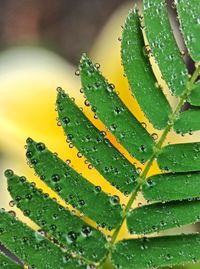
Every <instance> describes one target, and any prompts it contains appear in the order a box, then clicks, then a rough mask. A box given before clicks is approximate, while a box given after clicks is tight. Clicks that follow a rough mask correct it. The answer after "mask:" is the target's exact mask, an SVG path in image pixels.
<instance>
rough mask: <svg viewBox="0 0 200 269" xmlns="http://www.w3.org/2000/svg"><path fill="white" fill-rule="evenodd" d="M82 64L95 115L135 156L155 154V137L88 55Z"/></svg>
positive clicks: (85, 86)
mask: <svg viewBox="0 0 200 269" xmlns="http://www.w3.org/2000/svg"><path fill="white" fill-rule="evenodd" d="M79 68H80V75H81V82H82V86H83V89H84V93H85V95H86V97H87V99H88V101H89V103H90V104H91V106H92V109H93V110H95V113H96V115H97V116H98V117H99V118H100V120H101V121H102V122H103V123H105V125H106V127H108V128H109V130H110V131H111V132H112V133H113V134H114V135H115V137H116V138H117V139H118V141H119V142H120V143H121V144H122V145H123V146H124V147H125V148H126V149H127V150H128V151H129V153H130V154H131V155H132V156H135V157H136V158H137V159H138V160H140V162H142V163H144V162H146V161H147V160H148V159H149V157H150V156H151V155H152V147H153V145H154V140H153V138H152V137H151V136H150V135H149V133H148V132H147V131H146V129H145V128H144V127H143V126H142V125H141V123H140V122H139V121H138V120H137V119H136V118H135V117H134V116H133V115H132V114H131V112H130V111H129V110H128V109H127V108H126V106H125V105H124V104H123V102H122V101H121V100H120V99H119V97H118V96H117V93H116V92H115V91H114V89H113V86H112V84H109V83H108V82H107V81H106V80H105V78H104V77H103V76H102V75H101V73H100V72H99V71H98V69H97V68H96V67H95V66H94V65H93V64H92V62H91V61H90V60H89V58H88V57H87V56H86V55H83V56H82V59H81V62H80V67H79Z"/></svg>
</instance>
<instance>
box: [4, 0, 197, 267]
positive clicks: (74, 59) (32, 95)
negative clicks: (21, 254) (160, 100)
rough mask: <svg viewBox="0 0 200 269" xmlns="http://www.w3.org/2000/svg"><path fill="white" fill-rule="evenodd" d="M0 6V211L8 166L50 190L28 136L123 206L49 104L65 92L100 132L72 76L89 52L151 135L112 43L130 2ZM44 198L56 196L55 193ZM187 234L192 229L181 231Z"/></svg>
mask: <svg viewBox="0 0 200 269" xmlns="http://www.w3.org/2000/svg"><path fill="white" fill-rule="evenodd" d="M0 4H1V9H0V17H1V25H0V41H1V46H0V48H1V50H0V93H1V94H0V130H1V132H0V161H1V162H0V177H1V180H0V207H4V208H6V209H7V210H13V208H12V207H10V206H9V201H10V200H11V197H10V196H9V194H8V192H7V185H6V180H5V177H4V175H3V173H4V170H5V169H7V168H11V169H13V170H14V171H15V172H16V173H17V174H19V175H25V176H27V177H28V179H29V180H30V181H35V182H36V184H37V186H42V187H43V188H44V189H45V191H48V192H49V189H48V188H47V187H46V186H44V184H42V183H41V182H40V181H39V180H38V179H37V178H36V177H35V175H34V172H33V170H32V169H30V168H29V167H28V166H27V165H26V158H25V149H24V144H25V140H26V138H27V137H32V138H33V139H35V140H36V141H38V142H39V141H40V142H44V143H45V144H46V145H47V147H48V148H49V149H50V150H51V151H53V152H57V153H58V155H59V156H60V157H61V158H62V159H64V160H67V159H70V160H71V164H70V165H72V167H74V168H75V169H76V170H77V171H79V172H81V173H82V174H83V175H84V176H85V177H86V178H87V179H88V180H90V181H91V182H93V183H94V184H95V182H97V180H98V184H99V182H101V186H102V189H103V190H104V191H105V192H107V193H115V194H116V193H117V194H118V195H119V196H120V198H121V201H122V203H125V202H126V201H127V199H126V198H124V197H123V196H122V195H121V194H120V193H119V192H117V191H116V190H115V189H114V188H113V187H111V186H110V185H109V184H108V183H107V182H106V180H105V179H104V178H103V177H102V176H101V175H100V174H99V173H98V172H97V171H96V170H95V169H94V168H93V169H92V170H91V169H88V166H87V165H86V164H85V162H84V160H85V159H84V158H81V159H80V158H78V157H77V150H76V149H75V148H72V149H71V148H69V147H68V145H67V143H66V139H65V137H64V134H63V131H62V129H61V128H60V127H59V126H58V125H57V121H56V118H57V112H56V111H55V100H56V88H57V87H58V86H60V87H62V88H64V89H65V90H66V91H67V92H68V93H69V94H70V96H72V97H74V98H75V101H76V103H77V104H78V105H79V106H80V107H83V110H84V112H85V113H86V115H87V116H88V117H89V118H90V119H91V121H93V123H94V124H95V125H96V126H97V127H98V128H99V129H100V130H105V126H104V125H103V124H102V123H101V122H100V121H98V120H95V121H94V119H93V114H92V113H91V111H90V108H87V107H85V106H84V101H85V99H84V97H83V95H82V94H81V93H80V88H81V85H80V81H79V77H77V76H75V70H76V66H77V65H78V60H79V58H80V56H81V53H82V52H87V53H88V54H89V56H90V57H91V58H92V59H93V61H94V62H98V63H100V65H101V71H102V72H103V74H104V75H105V76H106V77H107V78H108V80H109V81H110V82H111V83H113V84H114V85H115V86H116V89H117V91H119V96H120V98H121V99H122V100H123V101H124V103H125V104H126V105H127V106H128V108H129V109H130V111H132V112H133V113H134V115H136V117H137V118H138V119H139V120H140V121H141V122H144V123H146V125H147V130H148V131H149V132H150V133H154V132H155V131H154V129H153V127H152V126H151V124H150V123H149V122H148V121H147V120H146V119H145V117H144V115H143V113H142V112H141V111H140V108H139V106H138V104H137V102H136V100H134V99H133V97H132V95H131V93H130V91H129V87H128V83H127V80H126V78H125V77H124V76H123V69H122V67H121V60H120V42H119V40H118V39H119V37H120V36H121V25H123V22H124V20H125V18H126V16H127V14H128V10H129V9H130V8H131V7H132V5H133V3H132V1H120V0H110V1H109V0H101V1H99V0H84V1H80V0H79V1H74V0H66V1H64V0H57V1H47V0H45V1H34V0H32V1H31V0H30V1H26V0H21V1H14V0H7V1H2V0H0ZM1 12H2V14H1ZM1 15H2V16H1ZM155 68H156V67H155ZM157 77H158V78H159V72H157ZM165 88H166V87H165ZM166 93H167V94H168V90H167V89H166ZM168 98H169V99H170V101H171V103H172V104H175V102H176V100H175V99H174V98H171V97H170V96H169V94H168ZM158 135H159V133H158ZM198 137H200V136H199V134H198V133H197V134H195V135H193V136H192V137H191V136H187V135H186V136H185V137H182V138H181V139H182V140H181V141H189V140H190V141H192V140H196V139H197V138H198ZM109 138H110V140H111V141H112V143H113V144H114V145H116V147H117V148H118V149H119V150H120V151H121V152H123V153H124V154H125V156H126V157H127V158H128V159H129V160H130V161H131V162H132V163H133V162H135V161H136V160H134V159H133V158H131V157H130V156H129V154H127V152H126V150H125V149H124V148H123V147H121V146H120V145H118V143H117V142H116V140H115V139H114V137H112V135H110V134H109ZM177 139H180V137H178V136H177V135H175V134H174V133H172V134H171V135H170V136H169V140H168V142H170V141H173V142H175V141H177ZM138 165H139V164H138ZM156 171H157V172H158V168H157V167H156V166H154V169H153V171H152V172H156ZM50 193H51V195H52V196H55V194H54V193H53V192H50ZM60 202H61V203H63V202H62V201H60ZM14 210H15V211H16V213H17V215H18V216H19V218H21V219H23V221H27V222H29V223H30V225H32V227H34V228H37V226H36V225H35V224H33V223H31V222H30V221H29V220H28V219H27V218H25V217H23V215H22V214H21V213H20V212H19V211H18V210H17V209H16V208H14ZM185 230H186V231H191V230H192V231H194V230H196V227H195V228H194V227H192V228H191V227H189V228H188V227H186V228H185ZM124 236H125V237H128V234H127V231H126V229H124V230H123V233H122V234H121V235H120V238H122V237H124ZM120 238H119V239H120ZM180 268H183V267H180ZM184 268H186V267H184ZM187 268H194V267H187ZM196 268H199V267H198V266H197V267H196Z"/></svg>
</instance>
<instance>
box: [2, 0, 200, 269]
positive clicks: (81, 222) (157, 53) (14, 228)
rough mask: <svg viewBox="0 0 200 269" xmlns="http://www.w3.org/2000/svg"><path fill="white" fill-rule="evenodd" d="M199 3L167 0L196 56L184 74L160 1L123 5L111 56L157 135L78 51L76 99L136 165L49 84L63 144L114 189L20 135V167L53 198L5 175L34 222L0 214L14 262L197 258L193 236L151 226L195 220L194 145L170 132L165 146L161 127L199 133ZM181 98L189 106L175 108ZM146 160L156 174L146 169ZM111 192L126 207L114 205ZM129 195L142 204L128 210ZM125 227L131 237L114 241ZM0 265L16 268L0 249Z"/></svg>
mask: <svg viewBox="0 0 200 269" xmlns="http://www.w3.org/2000/svg"><path fill="white" fill-rule="evenodd" d="M199 6H200V5H199V4H198V1H195V0H191V1H189V2H188V1H186V0H179V1H176V7H177V11H178V14H179V19H180V27H181V31H182V34H183V37H184V39H185V44H186V46H187V49H188V51H189V53H190V55H191V56H192V58H193V60H194V61H196V62H195V71H194V72H193V74H191V75H190V76H189V75H188V71H187V68H186V66H185V63H184V61H183V59H182V55H181V53H180V51H179V48H178V46H177V44H176V41H175V38H174V35H173V31H172V29H171V25H170V21H169V18H168V13H167V8H166V4H165V1H164V0H162V1H161V0H144V1H143V10H142V11H141V10H140V11H138V10H137V8H136V7H135V8H134V9H133V10H132V11H130V13H129V15H128V18H127V20H126V22H125V26H124V27H123V34H122V47H121V55H122V63H123V66H124V71H125V75H126V76H127V79H128V81H129V84H130V87H131V91H132V93H133V95H134V97H135V98H136V99H137V101H138V103H139V105H140V106H141V109H142V110H143V112H144V114H145V116H146V117H147V119H148V120H149V122H150V123H151V124H152V126H153V127H154V128H155V133H156V132H157V130H160V133H159V139H158V141H157V142H156V141H155V139H154V138H153V136H152V134H150V133H149V132H148V129H146V128H145V127H144V126H143V124H142V123H141V122H140V121H139V119H137V118H136V117H135V116H134V115H133V114H132V113H131V112H130V111H129V110H128V108H127V107H126V105H125V104H124V103H123V102H122V100H121V99H120V96H119V94H118V92H117V90H116V89H115V88H114V86H113V85H112V84H111V83H110V82H108V81H107V80H106V79H105V78H104V76H103V75H102V74H101V72H100V70H99V66H97V65H94V64H93V63H92V61H91V60H90V59H89V58H88V57H87V56H86V54H83V56H82V58H81V61H80V65H79V72H80V76H81V82H82V87H83V92H84V94H85V97H86V101H85V105H86V106H90V107H91V109H92V111H93V112H94V117H95V118H99V120H101V122H102V123H103V124H104V125H105V127H106V128H107V132H111V133H112V135H114V137H115V138H116V140H117V142H118V143H119V144H121V145H122V146H123V148H124V149H125V150H126V151H127V152H128V153H129V154H130V155H131V157H134V158H135V159H137V160H138V161H139V162H140V163H141V165H143V166H142V168H141V171H140V169H138V168H137V167H136V166H135V164H132V163H131V162H130V160H128V159H127V158H126V157H125V156H124V155H123V154H122V153H121V152H120V150H118V149H117V148H116V145H114V143H112V142H111V141H109V139H108V136H107V133H106V132H102V131H100V130H98V129H97V128H96V127H95V126H94V124H92V123H91V122H90V120H89V119H88V118H87V117H86V116H85V115H84V114H83V111H82V109H81V108H79V107H78V106H77V105H76V103H75V100H74V99H73V98H70V97H69V96H68V94H67V93H65V92H64V90H62V89H61V88H59V89H58V97H57V101H56V105H57V110H58V116H59V121H60V125H62V127H63V130H64V133H65V135H66V137H67V142H68V145H69V147H71V148H72V147H74V146H75V147H76V148H77V149H78V154H77V155H78V157H81V156H84V157H85V158H86V162H87V163H88V168H93V167H94V169H96V170H97V171H98V172H99V173H100V174H101V175H102V176H103V177H104V178H105V180H107V181H108V183H109V184H110V185H112V186H113V188H112V189H113V190H115V193H116V194H112V195H111V194H109V193H107V192H105V191H104V190H102V189H101V184H98V185H94V184H92V183H91V182H89V181H88V180H87V179H86V178H84V177H83V176H82V175H81V174H79V173H78V172H76V171H75V170H74V169H73V167H71V166H70V165H69V164H68V163H66V162H64V161H63V160H61V159H60V158H59V157H58V156H57V154H55V153H52V152H51V151H50V150H48V149H47V147H46V146H45V144H44V143H41V142H40V143H37V142H35V141H33V140H32V139H30V138H29V139H27V145H26V148H27V151H26V157H27V159H28V163H29V165H30V166H31V167H32V168H33V169H34V170H35V172H36V174H37V175H38V176H39V177H40V179H41V181H42V182H43V183H45V184H46V185H47V186H48V187H50V188H51V189H52V190H53V191H54V192H55V193H56V194H57V195H58V196H59V198H60V200H62V203H61V202H60V200H56V199H55V198H54V199H52V198H50V197H49V195H48V194H46V193H44V192H43V190H41V189H38V188H37V187H36V186H35V184H34V183H30V181H31V180H30V181H29V180H26V178H25V177H19V176H17V175H16V174H14V172H13V171H12V170H7V171H6V172H5V175H6V177H7V180H8V190H9V192H10V194H11V196H12V198H13V203H15V204H16V206H17V207H18V208H20V209H21V210H22V211H23V213H24V215H26V216H27V217H29V218H30V219H31V220H32V221H33V222H34V223H35V224H37V225H38V226H39V228H40V229H39V230H38V231H34V230H32V229H31V228H29V227H28V226H27V225H25V224H23V223H22V222H21V221H19V220H18V219H17V218H15V217H14V216H12V214H9V213H7V212H5V211H4V210H1V211H0V220H1V221H0V242H1V243H2V244H3V245H5V247H6V248H7V249H9V250H10V251H11V252H13V253H14V254H15V255H16V256H17V257H18V258H19V259H20V260H21V261H22V262H23V264H25V265H28V266H31V268H34V269H41V268H42V269H62V268H63V269H64V268H66V269H68V268H69V269H76V268H80V269H93V268H99V269H100V268H103V266H104V265H105V261H106V260H107V259H108V258H109V259H110V260H111V261H112V263H113V266H115V268H118V269H134V268H135V269H143V268H157V267H159V266H173V265H181V264H187V263H196V262H197V261H200V251H199V245H200V235H199V234H188V235H176V236H172V235H171V236H162V233H161V232H162V231H164V230H169V229H171V228H178V229H179V228H180V231H181V227H182V226H183V225H185V224H193V223H197V222H199V220H200V213H199V212H200V201H199V197H200V188H199V176H200V172H199V171H200V142H199V141H195V142H193V143H186V142H185V143H181V139H180V143H179V144H175V143H173V141H170V142H171V143H170V144H169V145H167V144H166V139H167V136H168V134H169V133H170V131H171V130H175V131H176V132H177V134H181V135H183V134H186V133H190V134H191V133H192V132H195V131H199V130H200V125H199V114H200V110H199V107H200V87H199V85H200V84H199V82H198V76H199V73H200V65H199V63H198V61H199V58H200V47H199V42H198V41H197V40H198V36H199V25H200V23H199V17H200V10H199ZM187 11H188V13H187ZM187 14H189V16H187ZM152 57H154V59H155V61H156V63H157V65H158V68H159V70H160V73H161V75H162V79H163V80H164V81H165V83H166V85H168V88H169V90H170V92H171V93H172V95H176V96H177V100H178V104H177V106H176V107H173V106H172V104H171V103H170V102H169V100H168V99H167V98H166V96H165V94H164V92H163V91H162V90H163V89H162V88H161V86H160V84H159V81H158V79H157V77H156V75H155V73H154V68H153V67H152V66H151V63H152V61H151V60H152V59H151V58H152ZM186 102H189V103H190V105H191V107H190V109H189V110H187V111H184V104H185V103H186ZM155 163H156V164H157V165H158V167H159V169H160V171H159V173H158V174H156V175H152V171H151V168H152V167H153V165H154V164H155ZM119 192H121V197H122V200H123V201H124V200H127V201H128V202H127V204H122V201H121V200H120V198H119V196H118V195H117V193H118V194H119ZM139 193H140V194H142V195H143V197H144V198H145V199H146V203H145V205H142V206H138V207H137V208H136V207H135V204H134V208H132V205H133V202H135V201H136V198H137V197H138V194H139ZM61 204H62V205H61ZM125 225H126V228H127V230H128V232H129V233H130V234H134V235H137V236H138V238H137V239H123V240H121V241H120V242H117V240H118V238H119V237H118V236H119V234H120V232H121V230H122V227H125ZM154 232H157V233H158V235H157V236H155V235H154V237H152V235H150V233H154ZM168 232H169V231H168ZM146 236H148V237H146ZM0 265H1V268H21V267H20V265H18V264H15V263H14V262H12V261H11V260H10V259H8V257H5V255H4V254H0Z"/></svg>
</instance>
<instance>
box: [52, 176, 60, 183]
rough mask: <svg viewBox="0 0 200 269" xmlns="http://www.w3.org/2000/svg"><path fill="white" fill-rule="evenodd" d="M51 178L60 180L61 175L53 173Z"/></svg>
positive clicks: (55, 180) (54, 180)
mask: <svg viewBox="0 0 200 269" xmlns="http://www.w3.org/2000/svg"><path fill="white" fill-rule="evenodd" d="M51 180H52V181H53V182H58V181H59V180H60V176H59V175H57V174H55V175H52V177H51Z"/></svg>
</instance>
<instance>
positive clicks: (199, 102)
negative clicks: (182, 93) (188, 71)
mask: <svg viewBox="0 0 200 269" xmlns="http://www.w3.org/2000/svg"><path fill="white" fill-rule="evenodd" d="M194 85H195V86H194V89H193V90H192V91H191V93H190V95H189V98H188V101H189V102H190V104H191V105H193V106H200V82H196V83H195V84H194Z"/></svg>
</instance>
